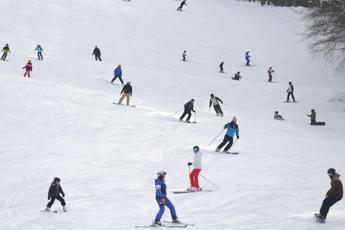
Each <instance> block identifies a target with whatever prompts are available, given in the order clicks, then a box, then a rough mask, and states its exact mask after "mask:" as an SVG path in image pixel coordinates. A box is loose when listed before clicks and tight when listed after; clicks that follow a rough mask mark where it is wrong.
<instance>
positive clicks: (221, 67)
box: [219, 61, 224, 73]
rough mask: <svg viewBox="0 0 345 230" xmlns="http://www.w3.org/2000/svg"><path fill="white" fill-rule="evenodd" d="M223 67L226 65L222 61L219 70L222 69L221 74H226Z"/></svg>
mask: <svg viewBox="0 0 345 230" xmlns="http://www.w3.org/2000/svg"><path fill="white" fill-rule="evenodd" d="M223 65H224V62H223V61H222V62H221V63H220V65H219V69H220V70H219V72H220V73H224V69H223Z"/></svg>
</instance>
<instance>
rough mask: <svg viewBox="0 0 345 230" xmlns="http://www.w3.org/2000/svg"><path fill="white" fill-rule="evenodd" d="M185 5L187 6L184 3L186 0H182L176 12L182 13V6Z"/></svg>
mask: <svg viewBox="0 0 345 230" xmlns="http://www.w3.org/2000/svg"><path fill="white" fill-rule="evenodd" d="M184 5H186V6H187V3H186V0H183V1H182V2H181V4H180V6H179V7H178V8H177V10H178V11H182V8H183V6H184Z"/></svg>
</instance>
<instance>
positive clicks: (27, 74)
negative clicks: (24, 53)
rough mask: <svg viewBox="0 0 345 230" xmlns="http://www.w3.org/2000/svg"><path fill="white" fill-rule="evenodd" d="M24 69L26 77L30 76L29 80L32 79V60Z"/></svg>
mask: <svg viewBox="0 0 345 230" xmlns="http://www.w3.org/2000/svg"><path fill="white" fill-rule="evenodd" d="M23 69H25V73H24V77H26V76H28V78H30V72H31V71H32V63H31V61H30V60H29V61H28V63H26V65H25V66H24V67H23Z"/></svg>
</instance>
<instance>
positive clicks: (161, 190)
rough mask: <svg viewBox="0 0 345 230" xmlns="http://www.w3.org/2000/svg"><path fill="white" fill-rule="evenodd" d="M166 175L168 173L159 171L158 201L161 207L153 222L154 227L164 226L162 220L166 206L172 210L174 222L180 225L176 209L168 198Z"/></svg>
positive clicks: (157, 181) (157, 183)
mask: <svg viewBox="0 0 345 230" xmlns="http://www.w3.org/2000/svg"><path fill="white" fill-rule="evenodd" d="M166 174H167V173H166V172H165V171H159V172H158V173H157V175H158V178H157V179H156V180H155V187H156V201H157V203H158V206H159V211H158V213H157V215H156V218H155V221H154V222H153V224H154V225H162V222H161V218H162V216H163V214H164V210H165V206H167V207H168V208H169V209H170V213H171V218H172V222H173V223H180V221H179V219H178V218H177V215H176V211H175V207H174V205H173V204H172V203H171V201H170V200H169V199H168V197H167V186H166V184H165V175H166Z"/></svg>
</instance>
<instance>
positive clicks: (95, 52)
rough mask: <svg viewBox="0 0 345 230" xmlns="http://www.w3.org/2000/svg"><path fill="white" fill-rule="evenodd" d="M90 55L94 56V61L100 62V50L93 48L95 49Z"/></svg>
mask: <svg viewBox="0 0 345 230" xmlns="http://www.w3.org/2000/svg"><path fill="white" fill-rule="evenodd" d="M92 55H95V60H96V61H97V60H99V61H102V59H101V50H100V49H99V48H98V47H97V46H95V48H94V49H93V52H92Z"/></svg>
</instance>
